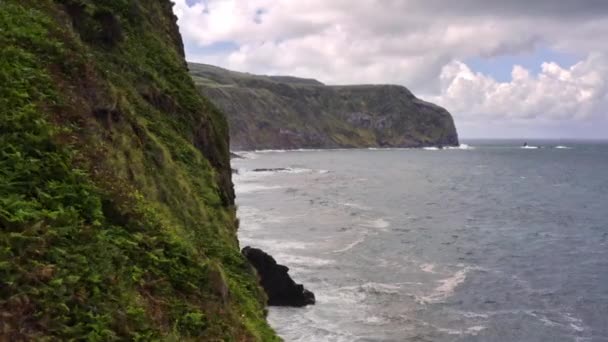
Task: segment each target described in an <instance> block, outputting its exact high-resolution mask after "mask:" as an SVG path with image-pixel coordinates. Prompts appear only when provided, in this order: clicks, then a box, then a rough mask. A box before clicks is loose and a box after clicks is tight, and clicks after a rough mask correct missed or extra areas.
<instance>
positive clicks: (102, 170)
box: [0, 0, 277, 341]
mask: <svg viewBox="0 0 608 342" xmlns="http://www.w3.org/2000/svg"><path fill="white" fill-rule="evenodd" d="M175 22H176V18H175V16H174V15H173V13H172V5H171V3H170V1H168V0H155V1H144V0H94V1H93V0H54V1H53V0H0V46H1V48H0V340H2V341H4V340H7V341H19V340H92V341H111V340H174V341H183V340H235V341H241V340H260V341H268V340H275V339H277V338H276V336H275V335H274V333H273V332H272V330H271V329H270V328H269V327H268V325H267V324H266V322H265V317H264V308H263V303H264V295H263V293H262V292H261V291H260V289H259V287H258V285H257V282H256V278H255V275H254V273H253V271H252V269H251V267H250V266H249V265H248V263H247V262H246V261H245V260H244V258H243V257H242V256H241V254H240V253H239V247H238V241H237V239H236V229H237V226H238V222H237V220H236V218H235V207H234V192H233V189H232V183H231V179H230V166H229V155H228V153H229V152H228V133H227V132H228V128H227V124H226V122H225V120H224V118H223V116H222V114H221V113H220V112H218V111H217V110H216V109H215V108H214V107H213V106H212V105H211V104H210V103H208V102H207V101H206V100H205V99H203V98H201V97H200V96H199V95H198V93H197V91H196V88H195V86H194V84H193V82H192V80H191V78H190V77H189V76H188V73H187V70H186V65H185V62H184V56H183V47H182V42H181V37H180V35H179V32H178V30H177V26H176V23H175Z"/></svg>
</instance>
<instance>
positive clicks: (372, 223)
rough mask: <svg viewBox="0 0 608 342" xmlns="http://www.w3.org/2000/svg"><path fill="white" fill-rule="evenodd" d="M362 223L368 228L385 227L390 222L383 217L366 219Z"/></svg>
mask: <svg viewBox="0 0 608 342" xmlns="http://www.w3.org/2000/svg"><path fill="white" fill-rule="evenodd" d="M363 225H364V226H365V227H369V228H387V227H388V226H390V225H391V224H390V223H389V222H388V221H386V220H385V219H382V218H379V219H376V220H371V221H368V222H366V223H365V224H363Z"/></svg>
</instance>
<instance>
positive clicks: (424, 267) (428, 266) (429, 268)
mask: <svg viewBox="0 0 608 342" xmlns="http://www.w3.org/2000/svg"><path fill="white" fill-rule="evenodd" d="M435 266H437V265H435V264H422V265H420V266H419V267H420V269H421V270H422V271H424V272H426V273H437V272H435Z"/></svg>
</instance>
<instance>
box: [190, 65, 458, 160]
mask: <svg viewBox="0 0 608 342" xmlns="http://www.w3.org/2000/svg"><path fill="white" fill-rule="evenodd" d="M189 69H190V74H191V75H192V77H193V79H194V81H195V82H196V83H197V85H198V87H199V90H200V91H201V93H202V94H204V95H205V96H207V97H208V98H209V99H210V100H211V102H213V104H214V105H216V106H217V107H219V108H220V109H222V110H223V111H224V112H225V113H226V116H227V118H228V123H229V126H230V140H231V148H233V149H237V150H257V149H298V148H339V147H347V148H348V147H424V146H437V145H443V146H455V145H458V135H457V133H456V128H455V126H454V121H453V119H452V116H451V115H450V113H448V112H447V111H446V110H445V109H443V108H441V107H439V106H436V105H434V104H432V103H428V102H425V101H422V100H420V99H418V98H416V97H415V96H414V95H413V94H412V93H411V92H410V91H409V90H408V89H406V88H405V87H402V86H396V85H354V86H327V85H324V84H323V83H321V82H318V81H315V80H310V79H300V78H296V77H288V76H260V75H252V74H246V73H240V72H234V71H230V70H226V69H222V68H218V67H214V66H211V65H205V64H193V63H191V64H189Z"/></svg>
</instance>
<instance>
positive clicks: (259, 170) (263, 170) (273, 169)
mask: <svg viewBox="0 0 608 342" xmlns="http://www.w3.org/2000/svg"><path fill="white" fill-rule="evenodd" d="M287 170H289V169H287V168H284V167H275V168H261V169H253V172H278V171H287Z"/></svg>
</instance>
